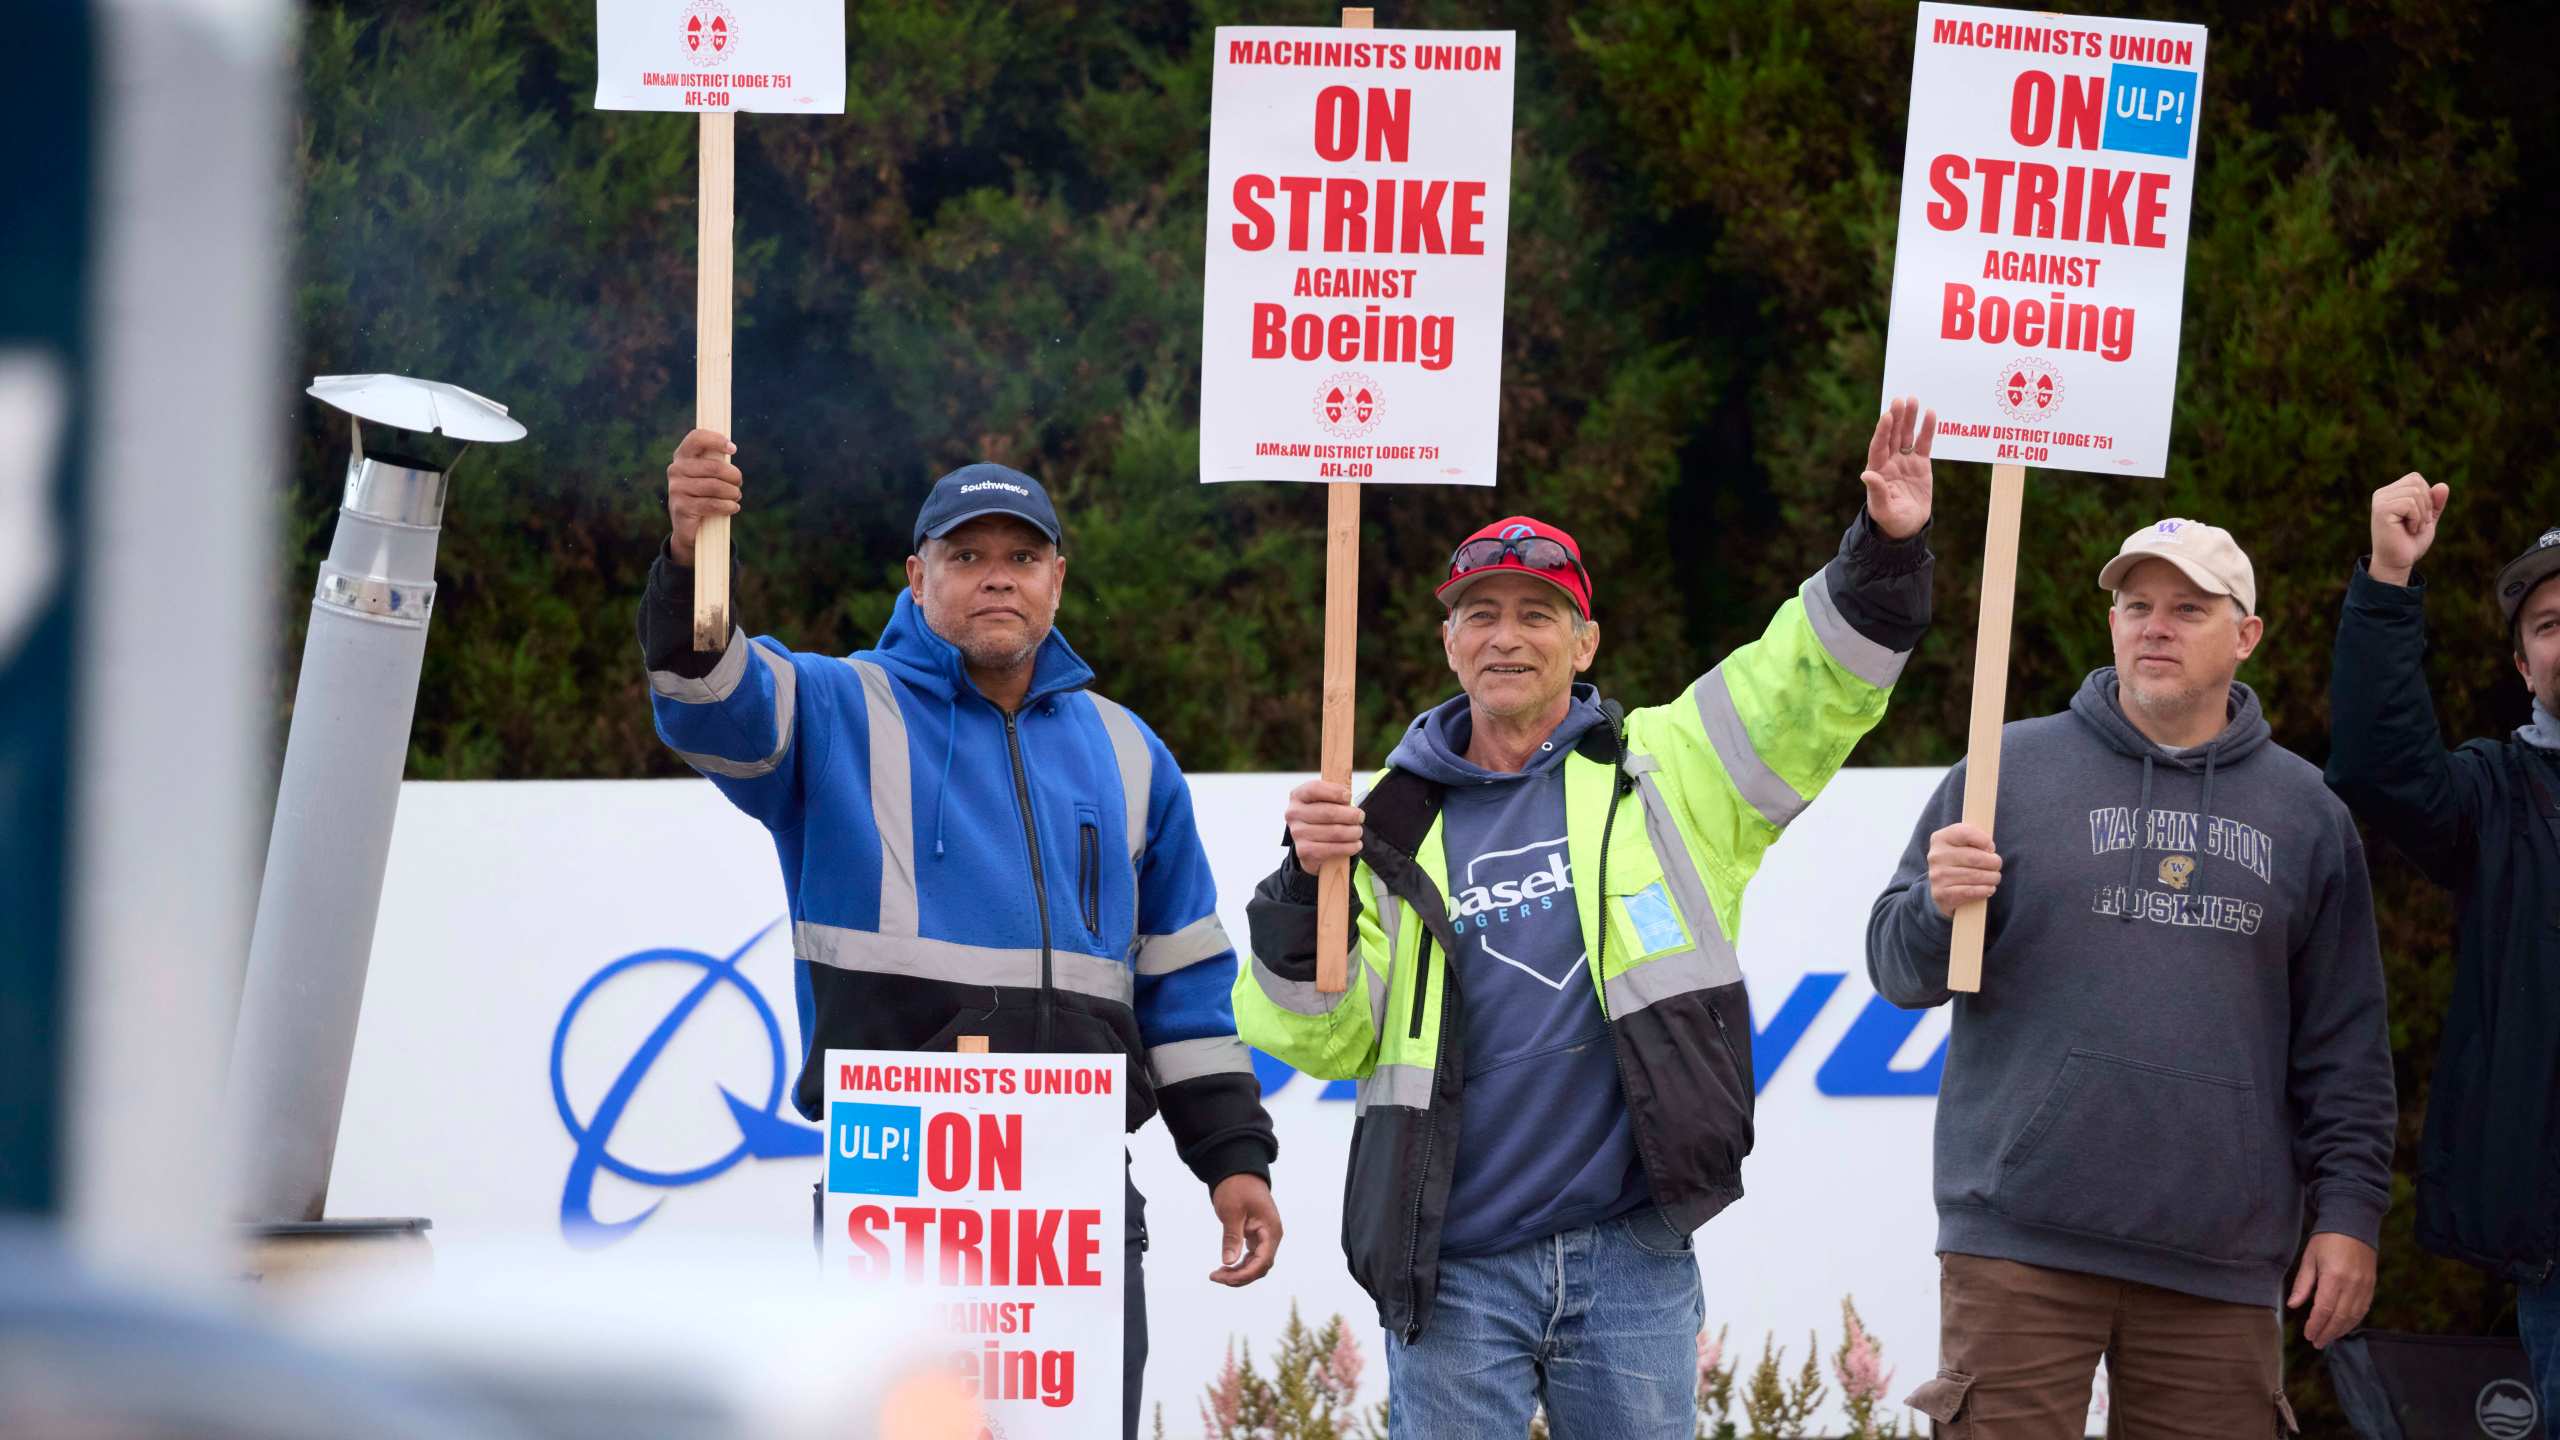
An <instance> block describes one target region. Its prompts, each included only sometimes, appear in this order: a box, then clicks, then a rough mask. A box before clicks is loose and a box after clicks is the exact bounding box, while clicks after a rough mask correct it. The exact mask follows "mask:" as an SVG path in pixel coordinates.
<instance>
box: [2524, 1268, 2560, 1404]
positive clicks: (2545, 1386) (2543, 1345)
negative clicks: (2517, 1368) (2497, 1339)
mask: <svg viewBox="0 0 2560 1440" xmlns="http://www.w3.org/2000/svg"><path fill="white" fill-rule="evenodd" d="M2516 1333H2517V1334H2518V1335H2520V1336H2522V1337H2523V1339H2524V1359H2525V1363H2526V1364H2528V1365H2530V1366H2532V1367H2533V1387H2534V1389H2535V1390H2537V1391H2539V1392H2541V1395H2542V1423H2543V1427H2544V1428H2545V1429H2549V1428H2550V1427H2552V1426H2553V1425H2555V1424H2560V1275H2555V1276H2553V1277H2551V1278H2550V1279H2548V1280H2545V1281H2543V1282H2542V1283H2541V1284H2539V1285H2519V1286H2517V1287H2516Z"/></svg>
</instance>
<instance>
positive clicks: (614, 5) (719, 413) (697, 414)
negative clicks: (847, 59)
mask: <svg viewBox="0 0 2560 1440" xmlns="http://www.w3.org/2000/svg"><path fill="white" fill-rule="evenodd" d="M749 66H756V67H762V66H789V67H791V68H790V69H788V70H775V69H763V68H754V69H750V68H747V67H749ZM803 67H806V68H803ZM595 103H596V108H597V109H599V110H682V111H691V112H694V113H696V114H698V115H699V116H700V117H701V122H702V123H701V149H700V158H699V162H698V165H697V172H698V183H699V190H698V198H699V204H698V206H697V211H696V217H695V218H696V225H697V230H696V243H697V246H698V250H699V253H698V256H697V260H696V263H697V265H698V267H699V269H698V273H697V275H696V278H695V286H694V362H693V382H694V400H693V423H694V427H695V428H696V429H700V430H712V431H717V432H718V433H720V434H722V435H727V436H729V438H730V439H732V440H735V439H736V438H737V436H736V435H735V434H733V433H732V432H731V431H730V429H729V425H730V418H731V410H730V404H729V395H730V383H729V382H730V353H731V348H730V347H731V334H732V325H731V315H732V306H731V282H732V280H733V272H734V268H735V255H736V251H735V248H734V236H735V232H736V213H737V183H736V180H737V136H738V122H737V116H738V112H739V111H742V110H761V111H772V112H783V113H789V114H795V115H841V114H843V113H844V7H843V6H842V5H840V4H833V3H829V4H820V5H810V4H805V3H792V0H596V102H595ZM728 643H729V517H728V516H726V515H712V516H706V517H704V519H703V521H702V528H701V530H700V532H699V533H698V534H697V536H696V538H695V540H694V561H693V648H694V649H696V650H700V651H710V650H719V649H722V648H725V647H726V646H727V645H728Z"/></svg>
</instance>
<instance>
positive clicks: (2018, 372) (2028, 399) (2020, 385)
mask: <svg viewBox="0 0 2560 1440" xmlns="http://www.w3.org/2000/svg"><path fill="white" fill-rule="evenodd" d="M1991 398H1992V399H1993V400H1995V401H1997V402H1998V403H1999V406H2000V408H2001V409H2002V410H2004V411H2006V412H2007V413H2008V415H2009V418H2010V419H2012V420H2029V421H2035V422H2038V423H2041V422H2043V421H2047V420H2051V419H2052V418H2053V417H2054V416H2056V415H2058V414H2060V413H2061V411H2062V372H2061V371H2059V370H2056V369H2054V368H2053V367H2052V366H2051V365H2048V364H2046V363H2045V362H2044V361H2042V360H2039V359H2037V358H2036V357H2035V356H2033V355H2021V356H2019V357H2018V358H2017V359H2015V360H2012V361H2010V362H2009V363H2008V364H2006V365H2003V366H2001V367H2000V373H1999V375H1998V376H1997V377H1996V378H1995V379H1994V381H1993V384H1992V387H1991Z"/></svg>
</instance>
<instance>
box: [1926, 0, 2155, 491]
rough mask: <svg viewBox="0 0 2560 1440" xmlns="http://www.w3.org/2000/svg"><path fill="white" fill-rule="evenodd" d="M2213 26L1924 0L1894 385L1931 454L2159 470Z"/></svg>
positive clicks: (2121, 471)
mask: <svg viewBox="0 0 2560 1440" xmlns="http://www.w3.org/2000/svg"><path fill="white" fill-rule="evenodd" d="M2204 41H2205V32H2204V27H2203V26H2200V25H2171V24H2161V23H2157V22H2153V21H2148V20H2108V19H2102V18H2099V17H2097V16H2088V15H2038V14H2032V13H2028V12H2024V11H2016V10H1982V9H1975V8H1973V7H1971V6H1965V5H1922V6H1921V7H1920V34H1919V43H1918V46H1917V48H1916V50H1915V51H1914V53H1913V56H1912V61H1911V133H1910V141H1909V145H1908V148H1907V149H1906V150H1905V152H1904V154H1903V161H1902V223H1901V233H1900V239H1899V242H1898V248H1897V250H1896V253H1895V257H1894V267H1893V321H1892V330H1891V333H1890V335H1889V337H1888V339H1887V341H1886V345H1885V360H1884V392H1885V394H1886V395H1888V396H1897V395H1917V396H1919V397H1920V399H1921V400H1922V401H1923V402H1924V403H1926V404H1928V405H1930V406H1932V407H1934V408H1935V409H1936V410H1937V412H1938V438H1937V445H1936V447H1935V453H1936V455H1937V458H1939V459H1941V460H1983V461H1992V462H1995V463H2005V464H2014V465H2034V466H2038V467H2046V468H2052V469H2058V470H2094V471H2099V472H2102V473H2105V474H2110V475H2159V474H2163V473H2165V471H2166V470H2167V467H2168V461H2169V414H2170V408H2171V404H2172V401H2173V399H2174V393H2175V391H2176V388H2177V381H2178V322H2179V310H2180V306H2181V303H2182V302H2183V300H2184V298H2185V291H2186V272H2187V220H2188V215H2189V213H2190V211H2191V210H2192V209H2193V206H2194V200H2195V173H2196V136H2197V133H2198V119H2197V107H2198V106H2199V104H2200V103H2201V102H2202V100H2203V98H2204Z"/></svg>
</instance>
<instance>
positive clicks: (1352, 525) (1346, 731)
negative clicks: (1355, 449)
mask: <svg viewBox="0 0 2560 1440" xmlns="http://www.w3.org/2000/svg"><path fill="white" fill-rule="evenodd" d="M1376 20H1377V12H1376V11H1375V10H1371V9H1367V8H1357V9H1355V8H1352V7H1350V6H1345V7H1344V8H1343V11H1342V28H1343V29H1345V30H1367V29H1370V28H1372V26H1373V25H1374V24H1375V23H1376ZM1325 492H1326V493H1325V524H1324V733H1323V735H1322V737H1321V738H1320V739H1319V740H1318V741H1317V746H1316V768H1317V770H1318V771H1319V772H1320V773H1321V774H1322V775H1323V777H1324V779H1325V780H1326V781H1327V782H1329V783H1331V784H1335V785H1346V786H1347V785H1349V784H1350V783H1351V734H1352V713H1353V712H1352V694H1353V685H1352V672H1353V670H1354V669H1355V667H1356V664H1357V662H1358V660H1359V655H1360V482H1358V481H1356V480H1336V481H1333V482H1331V483H1329V484H1327V485H1326V486H1325ZM1350 952H1351V862H1350V861H1349V860H1331V861H1327V862H1326V863H1325V864H1324V865H1323V866H1322V867H1320V868H1319V869H1318V870H1317V871H1316V990H1317V992H1318V993H1320V994H1325V995H1339V994H1341V993H1342V992H1343V991H1344V990H1347V989H1349V988H1350V986H1351V956H1350Z"/></svg>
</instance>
